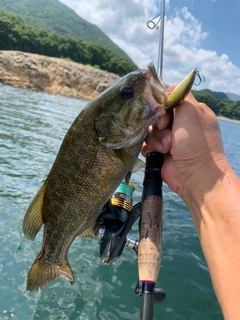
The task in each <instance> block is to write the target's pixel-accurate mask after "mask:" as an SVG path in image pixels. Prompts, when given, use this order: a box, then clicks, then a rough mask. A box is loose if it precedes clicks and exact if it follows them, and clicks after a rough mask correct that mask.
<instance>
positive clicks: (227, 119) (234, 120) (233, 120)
mask: <svg viewBox="0 0 240 320" xmlns="http://www.w3.org/2000/svg"><path fill="white" fill-rule="evenodd" d="M217 118H218V120H225V121H229V122H235V123H240V120H236V119H230V118H226V117H222V116H217Z"/></svg>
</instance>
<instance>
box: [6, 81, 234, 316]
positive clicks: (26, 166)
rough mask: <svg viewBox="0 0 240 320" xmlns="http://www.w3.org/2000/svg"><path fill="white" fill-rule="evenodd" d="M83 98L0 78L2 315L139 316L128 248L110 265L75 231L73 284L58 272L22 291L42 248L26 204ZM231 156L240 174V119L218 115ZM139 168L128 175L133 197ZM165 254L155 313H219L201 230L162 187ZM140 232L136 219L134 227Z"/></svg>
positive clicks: (133, 265)
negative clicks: (162, 295)
mask: <svg viewBox="0 0 240 320" xmlns="http://www.w3.org/2000/svg"><path fill="white" fill-rule="evenodd" d="M85 104H86V101H84V100H78V99H71V98H66V97H62V96H57V95H50V94H46V93H38V92H33V91H29V90H24V89H17V88H13V87H10V86H4V85H0V319H1V320H7V319H19V320H28V319H34V320H37V319H40V320H46V319H47V320H55V319H56V320H58V319H70V320H74V319H79V320H100V319H101V320H103V319H104V320H117V319H131V320H136V319H139V315H140V303H141V301H140V298H139V297H137V296H136V295H135V293H134V289H135V285H136V282H137V278H138V271H137V259H136V256H135V253H134V252H133V251H132V250H131V249H128V248H125V249H124V251H123V253H122V255H121V257H120V258H119V259H118V260H116V261H115V262H114V263H113V264H112V265H110V266H106V265H104V264H103V263H102V262H101V260H100V258H99V253H98V250H99V244H98V241H97V240H94V239H90V238H86V239H76V240H75V242H74V243H73V245H72V246H71V248H70V251H69V261H70V263H71V266H72V269H73V272H74V275H75V284H74V285H73V286H71V285H70V284H69V283H68V282H66V281H64V280H55V281H54V282H52V283H50V284H48V285H47V286H45V287H44V288H43V289H42V290H41V291H40V290H39V291H38V292H34V293H31V292H27V291H26V290H25V287H26V277H27V273H28V270H29V268H30V266H31V264H32V262H33V260H34V259H35V256H36V254H37V253H38V252H39V250H40V248H41V241H42V232H40V234H38V235H37V237H36V240H35V241H34V242H32V241H30V240H27V239H25V238H24V236H23V234H22V220H23V217H24V214H25V211H26V209H27V207H28V205H29V203H30V201H31V200H32V198H33V196H34V195H35V193H36V192H37V191H38V189H39V187H40V185H41V184H42V182H43V181H44V179H45V178H46V175H47V174H48V171H49V169H50V168H51V165H52V163H53V161H54V159H55V156H56V154H57V152H58V148H59V146H60V144H61V141H62V139H63V137H64V135H65V133H66V131H67V129H68V127H69V126H70V124H71V123H72V121H73V120H74V118H75V117H76V115H77V114H78V113H79V111H80V110H81V109H82V108H83V107H84V106H85ZM220 125H221V130H222V133H223V137H224V146H225V150H226V153H227V155H228V158H229V160H230V163H231V164H232V166H233V167H234V169H235V170H236V172H237V173H238V175H240V166H239V153H240V151H239V150H240V125H239V124H237V123H231V122H227V121H220ZM142 179H143V172H140V173H138V174H135V175H134V176H133V182H135V185H136V191H135V193H134V202H135V203H136V202H138V201H139V200H140V197H141V192H142V188H141V183H142ZM163 195H164V217H163V256H162V265H161V270H160V274H159V281H158V285H159V286H161V287H162V288H164V289H165V291H166V294H167V298H166V300H165V301H164V302H163V303H162V304H159V305H155V306H154V319H155V320H157V319H159V320H160V319H165V320H167V319H189V320H190V319H192V320H196V319H197V320H201V319H202V320H208V319H216V320H220V319H222V315H221V311H220V308H219V306H218V303H217V301H216V298H215V295H214V292H213V290H212V286H211V281H210V278H209V273H208V269H207V267H206V264H205V261H204V258H203V255H202V251H201V248H200V246H199V241H198V237H197V235H196V232H195V228H194V225H193V222H192V219H191V217H190V214H189V212H188V210H187V208H186V207H185V205H184V204H183V202H182V201H181V200H180V199H179V198H178V197H177V196H176V195H175V194H173V193H172V192H171V191H170V190H169V189H168V188H167V186H166V185H164V187H163ZM131 235H132V236H135V237H138V225H137V224H136V225H135V226H134V227H133V230H132V231H131Z"/></svg>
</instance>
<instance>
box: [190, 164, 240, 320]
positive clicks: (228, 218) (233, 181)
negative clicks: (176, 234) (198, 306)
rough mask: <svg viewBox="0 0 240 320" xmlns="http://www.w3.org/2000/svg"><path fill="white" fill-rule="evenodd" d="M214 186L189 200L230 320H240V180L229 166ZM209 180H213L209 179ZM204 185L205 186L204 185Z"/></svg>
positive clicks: (214, 180)
mask: <svg viewBox="0 0 240 320" xmlns="http://www.w3.org/2000/svg"><path fill="white" fill-rule="evenodd" d="M219 170H220V171H221V172H222V174H219V172H218V175H217V176H218V178H216V177H215V178H213V179H212V180H213V186H211V188H209V190H208V189H207V192H204V190H206V186H204V185H203V186H202V190H201V192H202V195H201V196H199V194H200V193H201V192H200V193H199V190H200V189H198V191H197V193H198V194H195V195H194V191H193V192H192V197H191V199H190V197H189V198H187V200H186V203H187V205H188V207H189V210H190V211H191V213H192V216H193V219H194V223H195V225H196V229H197V232H198V234H199V239H200V242H201V246H202V249H203V253H204V255H205V258H206V262H207V264H208V267H209V271H210V275H211V279H212V283H213V287H214V290H215V293H216V295H217V298H218V300H219V303H220V306H221V308H222V311H223V314H224V317H225V319H226V320H228V319H229V320H235V319H236V320H238V319H240V208H239V207H240V180H239V179H238V177H237V176H236V175H235V173H234V172H233V170H232V169H231V167H230V166H229V165H228V164H227V163H225V165H224V166H223V168H219ZM208 180H209V179H208ZM203 184H204V183H203Z"/></svg>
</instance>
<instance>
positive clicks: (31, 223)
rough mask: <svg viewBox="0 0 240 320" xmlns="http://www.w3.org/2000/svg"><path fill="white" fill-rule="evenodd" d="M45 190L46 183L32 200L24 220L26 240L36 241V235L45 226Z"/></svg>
mask: <svg viewBox="0 0 240 320" xmlns="http://www.w3.org/2000/svg"><path fill="white" fill-rule="evenodd" d="M45 189H46V183H44V184H43V185H42V187H41V188H40V189H39V191H38V193H37V194H36V196H35V197H34V199H33V200H32V202H31V204H30V206H29V207H28V209H27V212H26V214H25V217H24V220H23V233H24V235H25V237H26V238H28V239H31V240H34V239H35V237H36V234H37V233H38V231H39V230H40V229H41V227H42V225H43V218H42V207H43V197H44V193H45Z"/></svg>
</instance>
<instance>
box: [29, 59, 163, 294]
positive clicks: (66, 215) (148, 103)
mask: <svg viewBox="0 0 240 320" xmlns="http://www.w3.org/2000/svg"><path fill="white" fill-rule="evenodd" d="M166 99H167V94H165V93H164V88H162V86H161V84H160V82H159V80H158V79H157V76H156V72H155V70H154V67H153V66H152V65H150V66H149V67H148V68H147V69H145V70H138V71H136V72H132V73H130V74H128V75H126V76H125V77H123V78H122V79H120V80H119V81H118V82H116V83H115V84H114V85H113V86H111V87H110V88H108V89H107V90H106V91H104V92H103V93H102V94H100V95H99V96H98V97H97V98H95V99H94V100H92V101H91V102H90V103H89V104H88V105H87V106H86V108H85V109H84V110H83V111H82V112H81V113H80V114H79V116H78V117H77V118H76V120H75V121H74V122H73V124H72V126H71V127H70V129H69V131H68V132H67V134H66V136H65V138H64V140H63V143H62V145H61V147H60V150H59V153H58V155H57V157H56V160H55V162H54V164H53V166H52V168H51V170H50V173H49V175H48V177H47V179H46V181H45V183H44V184H43V186H42V187H41V189H40V190H39V192H38V193H37V195H36V196H35V198H34V199H33V201H32V203H31V204H30V206H29V208H28V210H27V212H26V215H25V218H24V221H23V231H24V234H25V236H26V237H27V238H30V239H32V240H34V238H35V236H36V234H37V233H38V231H39V230H40V228H41V227H42V225H44V236H43V246H42V250H41V252H40V253H39V255H38V256H37V258H36V260H35V262H34V263H33V265H32V267H31V269H30V271H29V274H28V283H27V289H28V290H37V289H38V288H41V287H42V286H44V285H45V284H47V283H48V282H50V281H52V280H54V279H55V278H64V279H67V280H69V281H70V283H71V284H73V283H74V277H73V274H72V270H71V267H70V264H69V263H68V259H67V253H68V249H69V247H70V245H71V243H72V242H73V240H74V239H75V238H76V237H77V236H78V235H79V234H81V233H83V232H84V231H85V230H87V229H88V228H89V227H90V226H92V225H93V224H94V223H95V221H96V219H97V217H98V215H99V213H100V212H101V209H102V207H103V206H104V205H105V203H106V202H107V200H108V199H109V197H110V196H111V195H112V194H113V192H114V191H115V190H116V188H117V187H118V186H119V184H120V183H121V181H122V180H123V179H124V178H125V177H126V175H127V174H128V172H134V171H137V170H139V168H141V166H142V162H141V161H140V160H139V159H137V156H138V154H139V151H140V148H141V145H142V142H143V140H144V138H145V136H146V133H147V128H148V127H149V125H151V124H153V123H154V122H156V121H157V119H158V117H159V116H161V115H162V114H164V113H165V111H164V110H163V104H164V102H165V101H166Z"/></svg>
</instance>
